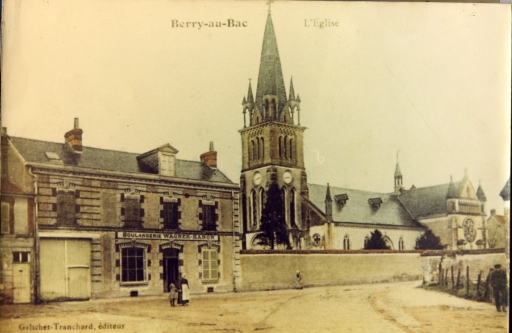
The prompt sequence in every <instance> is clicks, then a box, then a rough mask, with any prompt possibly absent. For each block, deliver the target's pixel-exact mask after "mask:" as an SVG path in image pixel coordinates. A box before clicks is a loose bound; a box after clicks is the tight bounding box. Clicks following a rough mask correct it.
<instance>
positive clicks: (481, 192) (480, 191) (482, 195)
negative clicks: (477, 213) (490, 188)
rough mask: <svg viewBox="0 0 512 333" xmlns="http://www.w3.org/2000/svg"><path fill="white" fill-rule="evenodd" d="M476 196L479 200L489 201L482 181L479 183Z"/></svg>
mask: <svg viewBox="0 0 512 333" xmlns="http://www.w3.org/2000/svg"><path fill="white" fill-rule="evenodd" d="M476 197H477V198H478V200H480V201H482V202H486V201H487V197H486V196H485V193H484V189H483V188H482V184H481V183H479V184H478V190H476Z"/></svg>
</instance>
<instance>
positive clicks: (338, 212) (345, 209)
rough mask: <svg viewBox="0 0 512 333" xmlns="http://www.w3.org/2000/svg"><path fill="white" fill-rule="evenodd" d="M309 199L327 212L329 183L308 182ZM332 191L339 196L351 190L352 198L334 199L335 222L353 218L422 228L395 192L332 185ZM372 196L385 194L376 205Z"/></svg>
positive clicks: (354, 219)
mask: <svg viewBox="0 0 512 333" xmlns="http://www.w3.org/2000/svg"><path fill="white" fill-rule="evenodd" d="M308 187H309V200H310V201H311V202H312V203H313V204H314V205H315V206H316V207H318V209H320V210H321V211H322V212H323V213H324V214H325V203H324V201H325V196H326V190H327V186H324V185H316V184H308ZM330 191H331V193H332V194H333V195H334V196H335V197H336V195H339V194H347V195H348V200H347V201H346V204H345V205H344V206H341V205H339V204H338V203H336V201H335V202H333V203H332V217H333V221H334V222H353V223H368V224H382V225H396V226H404V227H417V228H422V226H421V224H419V223H418V222H416V221H415V220H414V219H413V218H412V217H411V215H410V214H409V213H408V212H407V210H406V209H405V208H404V206H403V205H402V204H401V203H400V201H399V200H398V199H397V198H396V196H393V195H391V194H385V193H377V192H368V191H361V190H353V189H348V188H341V187H333V186H330ZM372 198H381V199H382V203H381V204H380V207H379V208H372V205H371V204H370V203H369V202H368V200H369V199H372Z"/></svg>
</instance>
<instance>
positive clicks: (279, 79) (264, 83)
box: [256, 13, 286, 114]
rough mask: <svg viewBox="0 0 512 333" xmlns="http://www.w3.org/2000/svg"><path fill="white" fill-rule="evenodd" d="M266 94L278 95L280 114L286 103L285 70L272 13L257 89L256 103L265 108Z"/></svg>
mask: <svg viewBox="0 0 512 333" xmlns="http://www.w3.org/2000/svg"><path fill="white" fill-rule="evenodd" d="M266 95H274V96H276V97H277V99H278V101H277V105H276V106H277V110H276V111H277V113H278V114H279V113H280V112H281V110H282V109H283V107H284V105H285V104H286V90H285V88H284V80H283V71H282V69H281V60H280V58H279V51H278V49H277V40H276V35H275V32H274V25H273V24H272V17H271V15H270V13H269V14H268V16H267V23H266V25H265V33H264V35H263V45H262V49H261V60H260V70H259V74H258V87H257V89H256V105H257V106H258V108H259V109H260V110H263V109H264V108H263V98H264V97H265V96H266Z"/></svg>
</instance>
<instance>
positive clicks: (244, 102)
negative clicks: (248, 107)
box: [242, 96, 247, 105]
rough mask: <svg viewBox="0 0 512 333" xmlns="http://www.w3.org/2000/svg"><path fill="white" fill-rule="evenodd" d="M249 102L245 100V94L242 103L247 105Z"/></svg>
mask: <svg viewBox="0 0 512 333" xmlns="http://www.w3.org/2000/svg"><path fill="white" fill-rule="evenodd" d="M246 103H247V101H246V100H245V96H244V99H243V101H242V105H245V104H246Z"/></svg>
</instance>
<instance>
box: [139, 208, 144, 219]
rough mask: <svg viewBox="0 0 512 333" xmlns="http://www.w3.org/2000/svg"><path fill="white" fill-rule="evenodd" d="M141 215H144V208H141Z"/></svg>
mask: <svg viewBox="0 0 512 333" xmlns="http://www.w3.org/2000/svg"><path fill="white" fill-rule="evenodd" d="M140 216H141V217H144V208H141V209H140Z"/></svg>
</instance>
